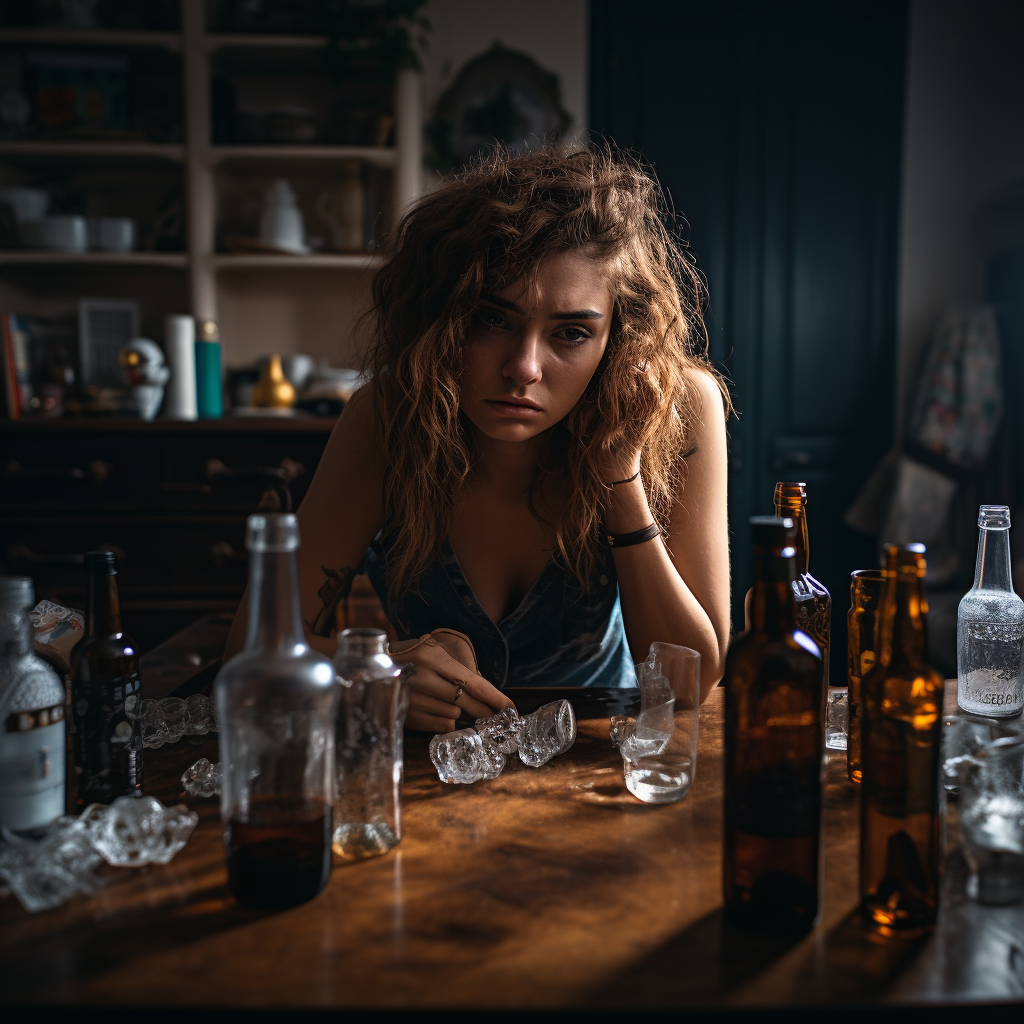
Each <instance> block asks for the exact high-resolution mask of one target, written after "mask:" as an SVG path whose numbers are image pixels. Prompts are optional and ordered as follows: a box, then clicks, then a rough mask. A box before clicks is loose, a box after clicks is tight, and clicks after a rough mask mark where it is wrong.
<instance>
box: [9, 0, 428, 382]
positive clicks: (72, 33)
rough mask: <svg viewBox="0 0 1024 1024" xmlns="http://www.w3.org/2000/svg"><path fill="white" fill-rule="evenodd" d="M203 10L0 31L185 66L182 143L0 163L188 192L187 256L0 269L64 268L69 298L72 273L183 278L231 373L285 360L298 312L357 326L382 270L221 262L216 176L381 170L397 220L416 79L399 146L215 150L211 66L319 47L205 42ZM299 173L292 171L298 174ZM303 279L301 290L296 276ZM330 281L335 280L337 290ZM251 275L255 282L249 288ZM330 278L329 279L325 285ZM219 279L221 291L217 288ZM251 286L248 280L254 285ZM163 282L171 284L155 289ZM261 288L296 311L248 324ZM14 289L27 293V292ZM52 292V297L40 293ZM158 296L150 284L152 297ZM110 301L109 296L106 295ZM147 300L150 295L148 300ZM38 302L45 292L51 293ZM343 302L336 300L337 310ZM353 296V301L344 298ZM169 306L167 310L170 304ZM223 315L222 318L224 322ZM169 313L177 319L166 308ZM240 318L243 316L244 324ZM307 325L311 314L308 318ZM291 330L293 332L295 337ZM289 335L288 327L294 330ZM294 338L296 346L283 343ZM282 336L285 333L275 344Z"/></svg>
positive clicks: (414, 141) (193, 5) (81, 145)
mask: <svg viewBox="0 0 1024 1024" xmlns="http://www.w3.org/2000/svg"><path fill="white" fill-rule="evenodd" d="M206 22H207V11H206V3H205V0H181V31H180V32H129V31H124V32H121V31H105V30H104V31H100V30H87V29H82V30H73V29H17V30H13V29H8V30H2V31H0V46H4V45H12V44H14V45H39V46H61V47H69V46H76V47H77V46H82V47H90V48H108V49H110V48H113V49H120V48H125V47H150V48H159V49H162V50H166V51H169V52H171V53H174V54H180V56H181V61H182V82H183V88H184V103H183V117H184V129H185V138H184V142H183V143H181V144H157V143H140V142H113V141H112V142H101V141H88V142H87V141H82V142H76V141H60V142H51V141H33V140H27V141H11V142H0V163H9V164H11V165H16V164H18V163H19V162H20V161H30V162H32V163H35V164H38V163H40V162H45V161H50V160H52V161H53V162H54V163H58V164H67V163H70V162H72V161H74V163H75V165H76V166H80V165H84V164H86V163H90V164H98V163H102V162H103V161H109V162H110V163H111V165H112V166H116V167H118V168H119V170H120V171H121V172H122V173H123V172H124V168H125V167H126V166H127V165H129V164H132V163H133V162H134V163H139V164H144V163H146V162H150V163H159V164H162V165H163V166H165V167H166V166H168V165H175V164H177V165H181V167H182V172H183V184H184V191H185V220H186V229H185V237H186V240H187V241H186V245H187V248H186V251H185V252H183V253H162V252H161V253H156V252H133V253H123V254H122V253H55V252H45V253H44V252H28V251H7V252H0V267H2V268H18V272H19V274H21V276H22V278H24V274H25V273H26V272H28V271H29V270H32V271H33V272H35V273H38V274H40V275H42V274H45V273H47V272H48V271H47V268H49V267H63V268H64V270H63V272H62V273H63V275H64V277H63V278H62V281H64V282H68V281H70V282H71V284H70V287H74V278H73V276H72V277H69V276H68V275H73V273H74V272H75V271H77V270H83V271H84V270H85V269H86V268H88V270H89V276H88V279H87V281H85V279H83V284H82V287H83V288H86V287H87V288H88V289H89V290H90V291H92V292H95V289H96V287H97V284H96V282H97V278H96V274H97V273H102V272H103V269H104V268H121V269H122V270H123V269H125V268H130V269H131V271H132V274H133V275H134V276H133V281H134V280H136V279H138V273H140V272H145V271H146V270H150V271H151V270H154V269H161V270H173V271H178V272H181V271H184V272H185V273H186V275H187V289H186V294H187V295H188V299H189V305H190V307H191V309H190V311H191V313H192V314H193V315H194V316H195V317H196V318H197V319H212V320H217V321H218V322H220V323H221V325H222V337H223V340H224V346H225V355H226V358H227V360H228V361H229V362H231V361H245V359H246V358H247V357H250V356H251V355H252V354H254V350H255V349H256V348H257V347H258V346H259V345H270V346H271V347H270V348H269V349H268V350H276V351H287V350H288V349H289V348H292V349H295V350H301V348H300V349H296V346H301V344H302V338H301V336H300V337H298V338H296V337H295V336H294V333H295V331H300V332H301V331H302V330H305V329H306V328H304V327H303V326H302V324H303V322H304V321H302V316H303V315H306V314H305V313H304V311H305V310H308V309H314V308H315V309H323V310H324V312H323V313H317V314H315V315H320V316H326V317H329V316H334V315H335V312H328V311H327V307H326V306H324V305H323V302H321V300H323V301H324V302H326V301H327V300H328V299H330V298H331V296H332V295H333V296H334V301H335V305H336V306H337V304H338V303H339V302H340V303H342V304H343V305H344V312H345V316H347V317H348V319H349V320H350V321H352V320H354V316H355V313H356V312H357V307H358V305H359V303H358V301H357V300H356V299H355V298H352V297H350V296H348V292H350V291H351V290H352V289H354V288H363V289H364V290H365V286H366V280H365V275H360V274H359V272H361V271H370V270H372V269H373V268H374V267H376V266H378V265H379V264H380V257H378V256H374V255H372V254H370V253H366V254H360V253H351V254H350V253H327V252H325V253H313V254H310V255H307V256H291V255H277V254H256V253H253V254H249V253H244V254H235V253H224V252H218V251H217V248H216V233H217V224H218V210H217V187H218V186H217V176H218V175H219V174H221V173H224V172H231V173H239V172H244V173H248V174H254V175H257V176H258V175H260V174H261V173H263V172H264V170H265V172H266V174H268V175H269V174H272V173H280V169H281V168H282V167H286V168H291V167H295V168H297V169H300V170H301V169H302V168H305V169H307V170H311V169H316V170H318V172H324V171H327V172H328V173H329V170H330V167H331V164H332V163H334V162H339V163H340V162H341V161H347V160H358V161H361V162H362V163H364V164H367V165H369V166H371V167H373V168H377V169H382V170H383V171H384V172H386V173H387V174H389V175H390V178H391V187H390V194H391V198H392V206H393V210H392V213H391V216H392V217H394V216H397V215H398V214H400V213H401V211H403V210H404V209H405V208H406V207H407V206H408V204H409V203H410V202H411V201H412V200H414V199H415V198H416V195H417V193H418V190H419V187H420V168H421V166H422V114H421V109H420V106H421V98H420V92H421V90H420V81H419V76H418V75H417V74H416V73H414V72H411V71H407V72H402V73H401V74H400V76H399V79H398V82H397V84H396V88H395V100H394V114H395V145H394V146H340V145H339V146H332V145H284V144H281V145H217V146H215V145H213V144H212V140H211V130H210V125H211V111H210V82H211V73H212V70H213V69H212V63H213V62H214V61H215V60H216V59H217V56H218V55H219V54H221V53H222V52H223V51H225V50H250V51H254V52H257V53H266V54H268V55H269V54H271V53H272V52H273V51H284V50H291V51H296V50H297V51H305V52H308V53H309V59H310V60H312V59H314V57H313V55H314V52H315V51H316V50H317V49H318V48H319V47H322V46H323V45H324V42H325V40H324V39H323V38H322V37H318V36H275V35H256V34H253V35H242V34H227V33H214V32H208V31H207V28H206ZM296 173H299V170H297V171H296ZM283 270H287V271H288V272H289V273H288V274H286V275H285V278H286V280H287V282H288V283H287V285H284V284H282V283H281V282H278V281H277V279H276V278H270V279H268V278H267V277H266V276H265V272H266V271H273V272H280V271H283ZM302 271H308V272H309V274H310V275H311V276H310V277H309V279H308V280H305V279H303V278H302V276H301V273H299V274H297V273H296V272H302ZM332 272H339V276H338V277H337V278H336V279H335V278H333V277H332V276H331V273H332ZM253 275H255V277H253ZM325 275H326V276H325ZM222 276H223V277H225V280H224V281H222V280H221V278H222ZM249 278H251V280H249ZM161 280H166V278H161ZM268 282H269V283H272V284H273V285H274V286H276V288H277V292H276V293H275V294H276V296H277V298H276V299H275V301H276V302H277V305H278V306H282V304H284V303H286V300H287V299H288V298H289V295H288V294H285V293H284V292H283V291H282V289H284V288H287V289H288V290H289V293H293V294H294V299H293V305H297V306H301V307H302V309H301V310H299V312H296V310H294V309H292V310H288V309H284V308H281V309H278V308H276V307H275V308H272V309H267V308H263V307H261V310H260V312H259V313H258V314H257V313H253V314H252V315H249V312H248V311H247V310H244V309H242V305H243V304H245V303H250V304H259V303H262V304H263V306H264V307H265V306H266V304H267V303H269V302H271V298H269V297H268V292H272V291H273V289H272V288H268ZM21 286H22V287H25V285H24V281H22V282H21ZM47 287H48V286H47ZM160 287H161V286H159V285H156V284H154V286H153V289H159V288H160ZM111 289H115V290H116V285H115V284H114V283H112V284H111ZM153 289H151V290H153ZM42 291H44V292H46V291H47V288H43V289H42ZM168 294H169V295H172V296H174V295H180V294H181V289H180V288H174V289H171V290H170V292H168ZM339 296H340V298H339ZM347 296H348V297H347ZM169 301H170V300H169ZM222 306H224V307H225V308H224V312H225V314H226V316H225V318H224V319H223V320H222V317H221V315H220V314H221V311H222ZM167 312H182V310H181V309H180V304H179V306H178V308H169V309H167ZM243 313H244V314H245V315H244V316H243V315H241V314H243ZM309 315H314V314H309ZM229 320H234V321H236V322H237V323H238V324H240V325H242V324H243V321H244V326H240V327H239V333H240V335H241V334H245V335H246V336H245V337H238V338H233V337H232V336H231V325H230V324H229V323H228V321H229ZM262 324H272V325H274V326H272V327H270V326H268V327H266V328H265V333H267V332H275V331H276V332H277V334H276V335H274V337H276V338H279V340H278V342H277V343H276V344H274V343H273V339H272V338H271V339H269V340H268V339H266V338H264V339H257V340H256V341H254V340H252V339H253V336H254V335H255V334H258V333H259V331H258V328H260V326H261V325H262ZM295 324H298V327H295V326H294V325H295ZM289 325H292V326H289ZM287 331H291V332H292V334H293V336H292V337H291V338H289V337H286V336H284V333H287ZM282 332H284V333H282Z"/></svg>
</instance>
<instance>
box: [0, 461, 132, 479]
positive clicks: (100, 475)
mask: <svg viewBox="0 0 1024 1024" xmlns="http://www.w3.org/2000/svg"><path fill="white" fill-rule="evenodd" d="M113 472H114V467H113V466H112V465H111V464H110V463H109V462H103V461H102V460H100V459H93V460H92V462H90V463H89V465H88V466H86V467H85V469H79V468H78V467H77V466H45V467H43V466H41V467H33V468H31V469H26V468H25V467H24V466H23V465H22V464H21V463H20V462H15V461H14V460H13V459H12V460H11V461H10V462H8V463H6V464H5V465H4V476H8V477H20V478H22V479H25V478H31V479H33V480H91V481H92V482H93V483H94V484H102V483H105V482H106V481H107V479H108V478H109V477H110V474H111V473H113Z"/></svg>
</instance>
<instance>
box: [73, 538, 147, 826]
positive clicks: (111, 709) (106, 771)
mask: <svg viewBox="0 0 1024 1024" xmlns="http://www.w3.org/2000/svg"><path fill="white" fill-rule="evenodd" d="M85 571H86V612H85V635H84V636H83V637H82V639H81V640H79V642H78V644H77V645H76V646H75V648H74V650H73V651H72V652H71V680H72V682H71V723H72V730H73V732H74V751H75V784H76V791H77V792H76V797H75V803H76V806H77V807H78V808H79V809H81V808H83V807H87V806H88V805H89V804H92V803H101V804H109V803H111V802H112V801H113V800H116V799H117V797H119V796H124V795H126V794H127V795H130V796H140V795H141V794H142V724H141V722H140V721H139V719H138V718H137V717H136V716H135V715H134V714H132V711H133V709H134V708H135V706H136V705H137V704H138V701H139V659H138V655H137V654H136V652H135V644H134V642H133V641H132V638H131V637H130V636H128V634H127V633H125V632H124V631H123V630H122V629H121V602H120V600H119V597H118V593H117V569H116V568H115V565H114V555H113V553H112V552H109V551H90V552H88V553H87V554H86V556H85Z"/></svg>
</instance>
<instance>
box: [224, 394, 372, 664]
mask: <svg viewBox="0 0 1024 1024" xmlns="http://www.w3.org/2000/svg"><path fill="white" fill-rule="evenodd" d="M383 466H384V456H383V446H382V444H381V442H380V437H379V432H378V431H377V429H376V426H375V417H374V412H373V400H372V398H371V396H370V393H369V390H368V389H367V388H363V389H361V390H360V391H358V392H356V394H355V395H353V396H352V400H351V401H350V402H349V403H348V404H347V405H346V406H345V410H344V412H343V413H342V414H341V418H340V419H339V420H338V423H337V426H335V428H334V431H333V432H332V433H331V437H330V440H328V442H327V447H326V448H325V449H324V454H323V457H322V458H321V459H320V465H319V466H318V467H317V471H316V475H315V476H314V477H313V481H312V483H311V484H310V485H309V490H308V491H307V492H306V497H305V499H304V500H303V502H302V505H301V506H300V507H299V510H298V513H297V514H298V520H299V539H300V546H299V550H298V569H299V601H300V604H301V607H302V621H303V623H304V624H305V633H306V640H307V642H308V643H309V644H310V646H312V647H314V648H316V650H318V651H320V652H321V653H322V654H326V655H327V656H328V657H331V656H333V654H334V648H335V643H334V640H332V639H331V637H330V633H331V630H332V629H333V627H334V616H333V610H329V609H327V608H326V607H325V603H326V604H330V598H331V597H333V596H334V593H332V591H333V592H340V593H341V596H345V595H347V593H348V589H349V588H351V585H352V577H353V576H354V574H355V569H356V566H358V565H359V562H360V560H361V559H362V557H363V553H364V552H365V551H366V548H367V547H368V546H369V544H370V541H372V540H373V538H374V536H375V535H376V533H377V531H378V530H379V529H380V523H381V509H380V493H381V480H382V477H383ZM325 569H327V570H330V571H331V573H332V576H331V577H330V578H329V577H328V576H327V575H326V574H325V572H324V570H325ZM325 584H329V586H328V587H326V588H325V586H324V585H325ZM321 589H323V591H324V594H326V595H328V600H327V601H326V602H325V599H324V596H323V594H321ZM334 604H335V605H336V604H337V601H336V600H335V601H334ZM247 613H248V591H247V592H246V594H245V596H243V598H242V603H241V604H240V605H239V607H238V612H237V614H236V615H235V621H234V623H233V624H232V626H231V633H230V635H229V636H228V642H227V647H226V648H225V651H224V656H225V658H229V657H231V655H233V654H235V653H236V652H237V651H239V650H241V648H242V645H243V643H244V642H245V630H246V621H247V617H248V615H247ZM318 619H319V622H318ZM313 624H316V625H317V626H318V627H319V628H318V629H317V632H316V633H314V632H313V628H312V626H313ZM317 634H321V635H317Z"/></svg>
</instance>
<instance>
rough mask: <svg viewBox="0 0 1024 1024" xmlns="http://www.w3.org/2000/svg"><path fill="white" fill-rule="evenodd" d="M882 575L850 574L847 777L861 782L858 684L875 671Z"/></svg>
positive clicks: (866, 571)
mask: <svg viewBox="0 0 1024 1024" xmlns="http://www.w3.org/2000/svg"><path fill="white" fill-rule="evenodd" d="M883 582H884V575H883V573H882V570H881V569H857V570H855V571H854V572H851V573H850V611H849V613H848V614H847V616H846V640H847V647H846V681H847V687H848V693H849V699H848V701H847V703H848V705H849V716H850V717H849V725H848V730H847V731H848V742H847V746H846V774H847V775H848V776H849V779H850V781H851V782H858V783H859V782H860V781H861V775H862V772H861V766H860V761H861V754H860V747H861V742H860V741H861V728H860V716H861V699H860V690H861V687H860V681H861V680H862V679H863V678H864V676H866V675H867V674H868V673H869V672H870V671H871V670H872V669H873V668H874V667H875V662H876V660H877V657H878V656H877V653H876V648H877V646H878V611H879V607H880V605H881V599H882V583H883Z"/></svg>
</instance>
